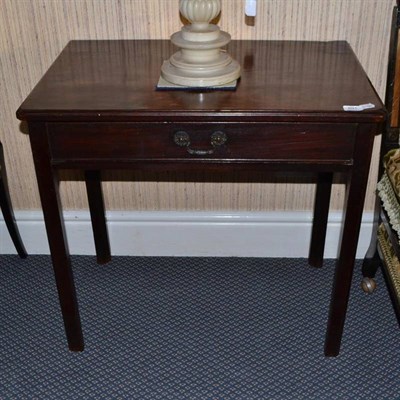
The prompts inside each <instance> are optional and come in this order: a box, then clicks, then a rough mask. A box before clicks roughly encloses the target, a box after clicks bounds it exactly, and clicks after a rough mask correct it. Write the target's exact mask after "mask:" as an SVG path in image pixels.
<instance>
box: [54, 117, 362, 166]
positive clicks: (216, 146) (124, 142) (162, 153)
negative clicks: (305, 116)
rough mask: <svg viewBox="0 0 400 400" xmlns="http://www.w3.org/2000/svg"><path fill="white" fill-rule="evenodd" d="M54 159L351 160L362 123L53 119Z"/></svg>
mask: <svg viewBox="0 0 400 400" xmlns="http://www.w3.org/2000/svg"><path fill="white" fill-rule="evenodd" d="M48 132H49V142H50V147H51V152H52V158H53V161H56V160H66V159H68V160H71V159H74V160H78V159H84V160H92V159H93V160H94V159H102V160H104V159H116V160H134V159H174V160H176V159H183V160H188V159H193V160H198V159H200V158H201V159H204V158H206V159H221V160H283V161H284V160H290V161H296V160H299V161H301V160H306V161H307V160H308V161H310V160H316V161H317V160H330V161H335V160H338V161H341V162H343V161H344V160H351V159H352V153H353V145H354V138H355V132H356V124H339V123H338V124H323V123H317V124H316V123H308V124H303V123H301V124H300V123H284V124H279V123H274V124H237V123H236V124H208V123H204V124H197V123H193V124H190V123H186V124H170V123H157V124H155V123H142V124H141V123H112V124H107V123H69V124H57V123H51V124H49V125H48Z"/></svg>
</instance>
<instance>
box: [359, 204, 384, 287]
mask: <svg viewBox="0 0 400 400" xmlns="http://www.w3.org/2000/svg"><path fill="white" fill-rule="evenodd" d="M380 215H381V201H380V199H379V198H378V196H377V197H376V199H375V208H374V222H373V227H372V235H371V242H370V245H369V248H368V250H367V253H366V254H365V257H364V261H363V264H362V275H363V280H362V282H361V288H362V289H363V290H364V292H365V293H373V292H374V290H375V288H376V282H375V279H374V278H375V275H376V272H377V271H378V269H379V267H380V266H381V265H382V261H381V258H380V256H379V253H378V228H379V225H380V223H381V222H382V221H381V217H380Z"/></svg>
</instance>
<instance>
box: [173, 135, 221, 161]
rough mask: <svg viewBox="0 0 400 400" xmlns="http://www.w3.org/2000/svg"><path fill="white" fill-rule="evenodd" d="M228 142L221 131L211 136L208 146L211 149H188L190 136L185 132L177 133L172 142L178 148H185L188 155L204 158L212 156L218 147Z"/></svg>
mask: <svg viewBox="0 0 400 400" xmlns="http://www.w3.org/2000/svg"><path fill="white" fill-rule="evenodd" d="M227 140H228V137H227V136H226V134H225V133H224V132H222V131H216V132H213V133H212V134H211V137H210V144H211V146H212V149H208V150H201V149H192V148H190V136H189V134H188V133H187V132H185V131H178V132H176V133H175V135H174V142H175V144H177V145H178V146H180V147H186V150H187V152H188V153H189V154H192V155H196V156H206V155H210V154H213V153H214V151H215V150H216V149H217V148H218V147H219V146H222V145H223V144H225V143H226V142H227Z"/></svg>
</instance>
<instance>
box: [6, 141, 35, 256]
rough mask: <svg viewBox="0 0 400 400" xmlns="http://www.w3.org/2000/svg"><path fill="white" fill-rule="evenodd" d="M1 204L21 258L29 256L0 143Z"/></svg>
mask: <svg viewBox="0 0 400 400" xmlns="http://www.w3.org/2000/svg"><path fill="white" fill-rule="evenodd" d="M0 206H1V211H2V213H3V217H4V221H5V223H6V226H7V229H8V232H9V233H10V236H11V239H12V241H13V243H14V246H15V248H16V250H17V253H18V255H19V256H20V257H21V258H26V257H27V256H28V254H27V252H26V250H25V247H24V244H23V243H22V239H21V236H20V234H19V230H18V227H17V223H16V222H15V216H14V211H13V209H12V205H11V199H10V192H9V190H8V182H7V172H6V165H5V162H4V153H3V146H2V145H1V143H0Z"/></svg>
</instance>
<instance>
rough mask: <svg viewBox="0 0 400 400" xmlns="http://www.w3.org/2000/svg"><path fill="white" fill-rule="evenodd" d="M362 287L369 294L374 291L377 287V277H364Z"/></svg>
mask: <svg viewBox="0 0 400 400" xmlns="http://www.w3.org/2000/svg"><path fill="white" fill-rule="evenodd" d="M361 288H362V290H363V291H364V292H365V293H367V294H371V293H373V292H374V291H375V289H376V281H375V279H374V278H368V277H365V278H363V280H362V281H361Z"/></svg>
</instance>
